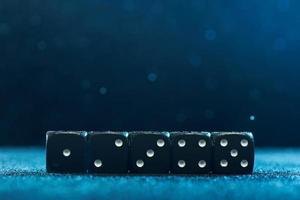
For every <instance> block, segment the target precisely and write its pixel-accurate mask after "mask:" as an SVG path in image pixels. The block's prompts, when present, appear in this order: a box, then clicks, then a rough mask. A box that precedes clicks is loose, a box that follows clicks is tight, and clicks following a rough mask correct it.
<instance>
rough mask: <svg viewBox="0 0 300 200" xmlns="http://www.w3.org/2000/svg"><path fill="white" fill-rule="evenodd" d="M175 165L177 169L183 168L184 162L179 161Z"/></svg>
mask: <svg viewBox="0 0 300 200" xmlns="http://www.w3.org/2000/svg"><path fill="white" fill-rule="evenodd" d="M177 164H178V167H180V168H184V167H185V161H184V160H179V161H178V163H177Z"/></svg>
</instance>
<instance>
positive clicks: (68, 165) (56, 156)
mask: <svg viewBox="0 0 300 200" xmlns="http://www.w3.org/2000/svg"><path fill="white" fill-rule="evenodd" d="M86 135H87V132H84V131H78V132H76V131H74V132H73V131H48V132H47V134H46V168H47V172H54V173H85V172H86V167H85V158H86Z"/></svg>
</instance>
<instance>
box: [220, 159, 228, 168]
mask: <svg viewBox="0 0 300 200" xmlns="http://www.w3.org/2000/svg"><path fill="white" fill-rule="evenodd" d="M220 165H221V167H227V166H228V162H227V160H221V161H220Z"/></svg>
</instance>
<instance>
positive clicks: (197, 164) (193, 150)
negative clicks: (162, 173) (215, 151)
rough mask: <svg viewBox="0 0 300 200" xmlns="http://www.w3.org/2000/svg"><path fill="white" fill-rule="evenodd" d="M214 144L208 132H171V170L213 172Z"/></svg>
mask: <svg viewBox="0 0 300 200" xmlns="http://www.w3.org/2000/svg"><path fill="white" fill-rule="evenodd" d="M211 160H212V145H211V138H210V133H208V132H173V133H171V172H172V173H175V174H208V173H210V172H211Z"/></svg>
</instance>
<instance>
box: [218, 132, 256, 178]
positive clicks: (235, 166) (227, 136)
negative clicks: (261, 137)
mask: <svg viewBox="0 0 300 200" xmlns="http://www.w3.org/2000/svg"><path fill="white" fill-rule="evenodd" d="M212 138H213V143H214V145H213V172H214V173H217V174H250V173H252V171H253V166H254V140H253V136H252V134H251V133H247V132H244V133H243V132H241V133H214V134H213V136H212Z"/></svg>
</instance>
